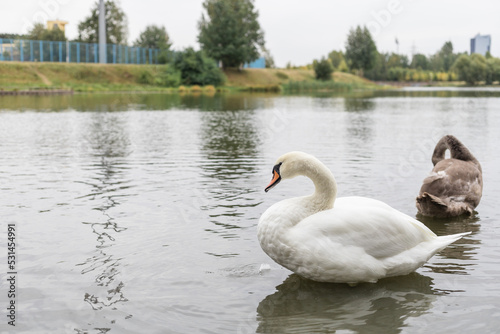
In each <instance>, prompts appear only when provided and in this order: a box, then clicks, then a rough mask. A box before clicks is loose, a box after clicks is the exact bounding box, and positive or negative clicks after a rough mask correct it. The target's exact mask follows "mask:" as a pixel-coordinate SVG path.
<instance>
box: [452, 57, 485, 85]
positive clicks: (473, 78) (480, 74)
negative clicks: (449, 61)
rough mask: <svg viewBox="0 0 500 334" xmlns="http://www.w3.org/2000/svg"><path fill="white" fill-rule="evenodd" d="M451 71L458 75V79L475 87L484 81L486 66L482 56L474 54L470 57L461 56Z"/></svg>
mask: <svg viewBox="0 0 500 334" xmlns="http://www.w3.org/2000/svg"><path fill="white" fill-rule="evenodd" d="M452 68H453V70H454V71H455V72H456V73H457V74H458V79H459V80H463V81H465V82H467V83H468V84H469V85H475V84H476V83H478V82H479V81H484V80H486V74H487V71H488V64H487V62H486V58H484V56H482V55H480V54H478V53H474V54H472V55H470V56H468V55H461V56H460V57H459V58H458V59H457V60H456V61H455V63H454V64H453V67H452Z"/></svg>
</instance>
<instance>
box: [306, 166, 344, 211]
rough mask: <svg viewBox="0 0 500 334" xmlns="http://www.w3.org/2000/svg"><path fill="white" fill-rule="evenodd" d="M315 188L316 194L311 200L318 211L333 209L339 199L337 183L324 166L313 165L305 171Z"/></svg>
mask: <svg viewBox="0 0 500 334" xmlns="http://www.w3.org/2000/svg"><path fill="white" fill-rule="evenodd" d="M304 175H305V176H307V177H309V178H310V179H311V180H312V181H313V183H314V187H315V191H314V194H312V195H311V196H310V197H309V198H310V200H311V202H312V204H313V205H314V206H315V208H316V209H317V211H321V210H328V209H331V208H333V204H334V202H335V198H336V197H337V183H336V182H335V178H334V177H333V174H332V172H331V171H330V170H329V169H328V168H326V166H324V165H323V164H313V165H311V166H310V167H309V168H307V169H306V170H305V173H304Z"/></svg>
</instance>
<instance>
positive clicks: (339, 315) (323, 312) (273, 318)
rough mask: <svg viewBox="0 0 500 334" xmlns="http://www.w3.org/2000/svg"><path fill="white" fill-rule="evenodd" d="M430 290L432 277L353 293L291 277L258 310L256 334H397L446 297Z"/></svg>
mask: <svg viewBox="0 0 500 334" xmlns="http://www.w3.org/2000/svg"><path fill="white" fill-rule="evenodd" d="M432 286H433V283H432V279H431V278H430V277H428V276H424V275H421V274H418V273H415V272H414V273H411V274H409V275H406V276H401V277H391V278H386V279H382V280H380V281H379V282H378V283H377V284H372V283H362V284H359V285H358V286H356V287H354V288H353V287H349V286H348V285H347V284H335V283H320V282H314V281H311V280H307V279H304V278H301V277H300V276H298V275H296V274H292V275H290V276H289V277H288V278H287V279H286V280H285V281H284V282H283V283H282V284H281V285H279V286H277V287H276V289H277V291H276V292H275V293H274V294H272V295H269V296H267V297H266V298H265V299H264V300H262V301H261V302H260V304H259V306H258V307H257V319H258V321H259V326H258V328H257V333H316V332H321V333H330V332H331V333H333V332H335V331H337V330H352V331H355V332H360V331H361V332H366V333H399V332H400V331H401V328H402V327H404V326H405V320H406V319H407V318H408V317H417V316H419V315H421V314H423V313H425V312H427V311H428V310H429V309H430V308H431V306H432V303H433V302H434V301H435V300H436V298H437V295H439V294H446V293H447V292H443V291H438V290H434V289H433V288H432Z"/></svg>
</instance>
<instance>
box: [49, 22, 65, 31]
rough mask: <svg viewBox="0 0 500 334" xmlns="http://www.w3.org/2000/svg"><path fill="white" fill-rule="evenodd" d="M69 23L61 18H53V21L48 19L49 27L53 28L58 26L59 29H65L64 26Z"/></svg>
mask: <svg viewBox="0 0 500 334" xmlns="http://www.w3.org/2000/svg"><path fill="white" fill-rule="evenodd" d="M66 24H68V22H66V21H61V20H52V21H47V29H48V30H52V29H54V28H58V29H59V30H62V31H64V26H65V25H66Z"/></svg>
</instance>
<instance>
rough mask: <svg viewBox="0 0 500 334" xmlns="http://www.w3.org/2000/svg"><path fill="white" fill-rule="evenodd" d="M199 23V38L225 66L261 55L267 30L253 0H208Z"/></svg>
mask: <svg viewBox="0 0 500 334" xmlns="http://www.w3.org/2000/svg"><path fill="white" fill-rule="evenodd" d="M203 8H204V9H205V10H206V16H205V15H204V14H202V16H201V20H200V21H199V23H198V28H199V30H200V32H199V35H198V42H199V43H200V45H201V48H202V49H203V50H204V51H205V52H206V53H207V55H208V56H210V57H212V58H214V59H217V60H220V61H221V62H222V67H223V68H230V67H239V66H241V65H242V64H245V63H249V62H252V61H254V60H256V59H257V58H259V47H260V48H264V33H263V31H262V30H261V28H260V25H259V22H258V21H257V19H258V16H259V14H258V12H257V11H256V10H255V9H254V5H253V0H205V1H204V2H203Z"/></svg>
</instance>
